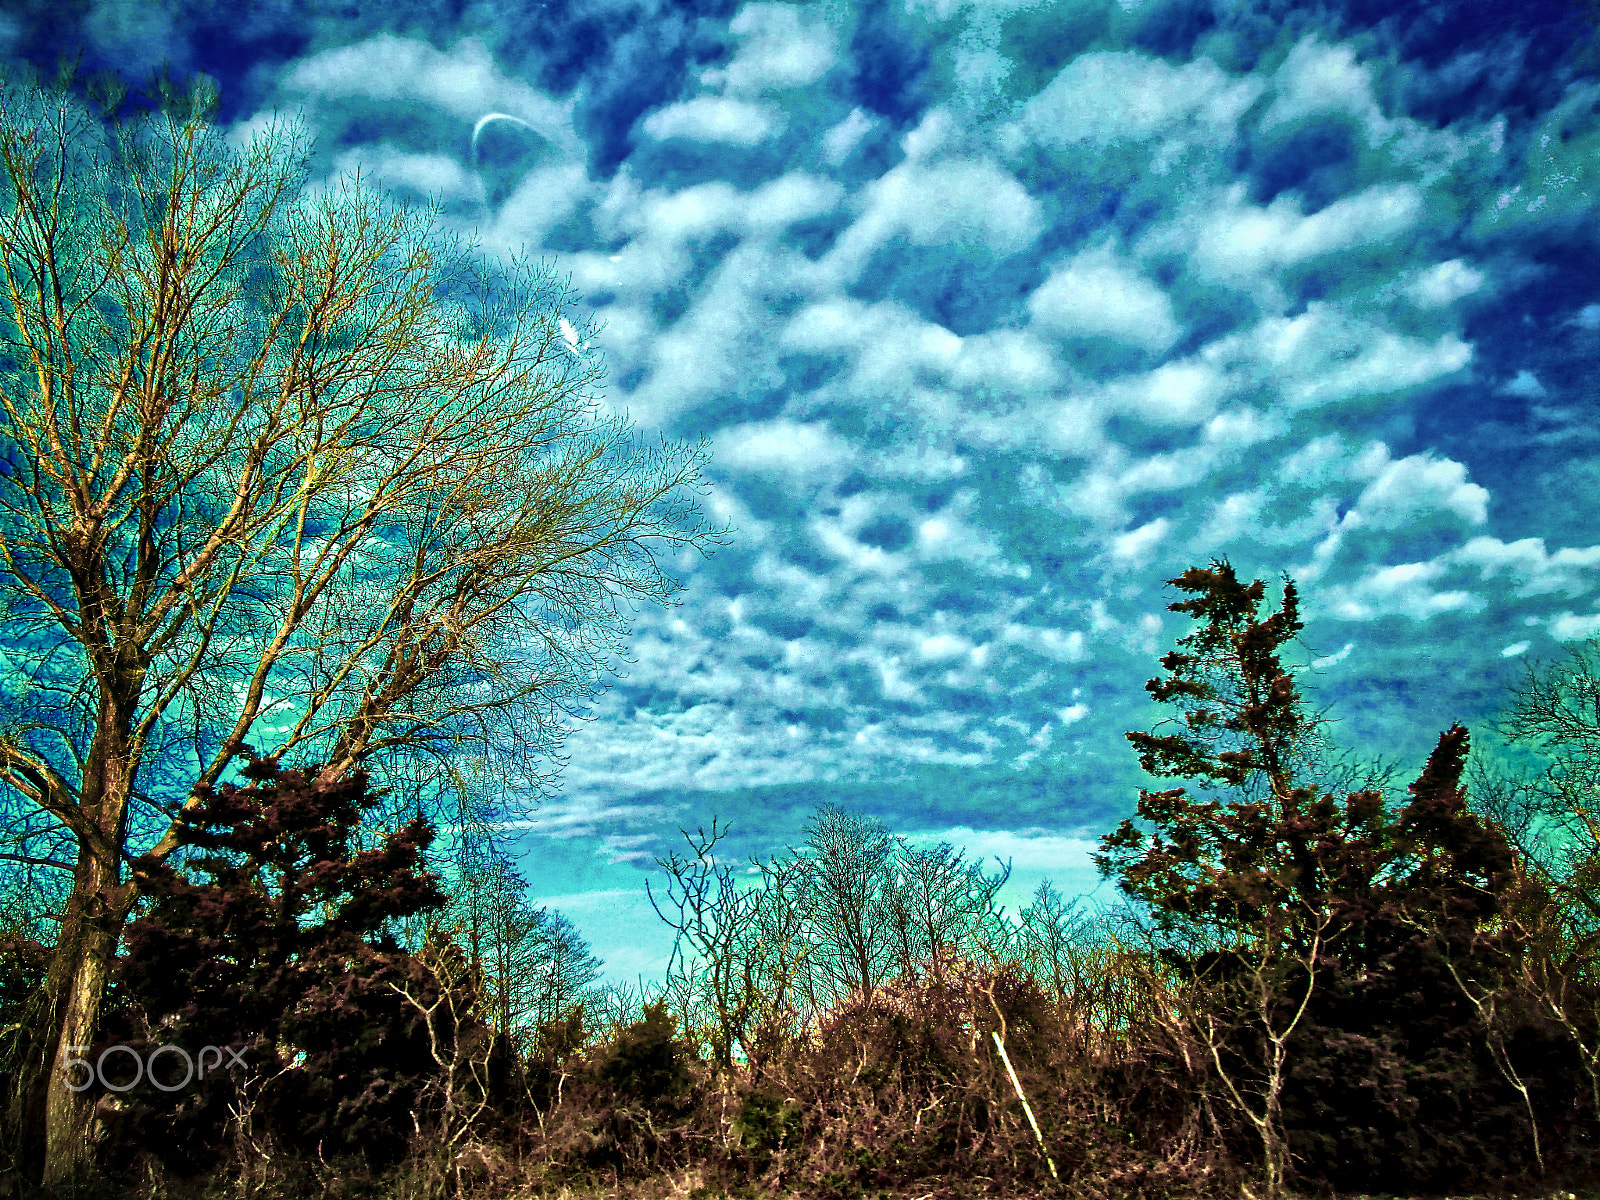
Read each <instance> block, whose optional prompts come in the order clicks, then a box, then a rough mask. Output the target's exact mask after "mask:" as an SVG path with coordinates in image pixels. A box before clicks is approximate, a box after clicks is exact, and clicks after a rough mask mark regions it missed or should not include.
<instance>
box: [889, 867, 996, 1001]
mask: <svg viewBox="0 0 1600 1200" xmlns="http://www.w3.org/2000/svg"><path fill="white" fill-rule="evenodd" d="M891 870H892V871H893V872H894V882H893V885H892V886H891V887H890V889H889V892H888V905H887V910H888V916H889V920H890V923H891V929H892V931H893V938H894V952H895V958H896V965H897V967H898V969H899V970H900V971H901V972H902V973H903V974H905V975H909V976H914V975H917V974H919V973H920V972H922V971H928V972H929V973H930V974H931V975H932V976H933V977H934V978H935V979H936V980H942V979H943V971H944V966H945V964H946V963H948V962H949V961H951V960H952V959H953V958H956V957H958V956H968V955H973V954H978V953H981V949H980V948H981V947H983V946H992V945H994V944H995V937H996V935H997V934H1000V933H1002V932H1003V931H1002V930H1001V929H1000V927H999V926H1000V920H1001V918H1000V915H999V912H998V910H997V908H996V906H995V897H996V896H997V895H998V894H999V892H1000V889H1001V888H1003V887H1004V886H1005V884H1006V880H1008V879H1009V878H1010V877H1011V867H1010V865H1009V864H1007V863H1002V864H1001V866H1000V870H999V872H998V873H996V874H994V875H987V874H985V873H984V870H983V864H982V863H974V862H968V861H967V858H966V853H965V851H963V850H960V849H958V848H957V847H955V846H953V845H951V844H950V843H949V842H940V843H939V844H938V845H935V846H926V847H918V846H911V845H908V844H905V843H901V844H900V845H899V846H898V847H897V849H896V852H895V856H894V859H893V862H892V865H891Z"/></svg>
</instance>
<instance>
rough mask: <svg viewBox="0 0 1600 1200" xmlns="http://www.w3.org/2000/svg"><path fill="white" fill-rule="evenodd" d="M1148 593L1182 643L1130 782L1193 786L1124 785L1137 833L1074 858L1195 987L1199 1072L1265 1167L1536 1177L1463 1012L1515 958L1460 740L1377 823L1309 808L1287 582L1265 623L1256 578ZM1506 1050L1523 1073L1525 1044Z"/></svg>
mask: <svg viewBox="0 0 1600 1200" xmlns="http://www.w3.org/2000/svg"><path fill="white" fill-rule="evenodd" d="M1170 582H1171V584H1172V585H1173V586H1175V587H1177V588H1178V589H1179V590H1181V591H1183V592H1187V593H1189V594H1190V596H1191V597H1192V598H1191V599H1187V600H1183V601H1180V602H1178V603H1174V604H1173V605H1171V606H1170V607H1171V609H1172V611H1174V612H1179V613H1184V614H1186V615H1189V616H1192V617H1194V618H1195V619H1196V620H1197V621H1199V622H1200V627H1199V628H1198V629H1196V630H1195V631H1193V632H1191V633H1190V634H1188V635H1187V636H1185V637H1183V638H1181V639H1180V640H1179V641H1178V644H1177V648H1176V649H1174V650H1173V651H1172V652H1171V653H1169V654H1167V655H1166V656H1165V657H1164V658H1163V659H1162V660H1161V664H1162V667H1163V668H1164V669H1165V671H1166V674H1165V675H1164V676H1163V677H1161V678H1157V679H1152V680H1150V681H1149V683H1147V684H1146V690H1148V691H1149V692H1150V693H1151V695H1153V696H1154V697H1155V698H1156V699H1157V700H1160V701H1163V702H1167V703H1171V704H1173V705H1174V706H1175V707H1177V708H1178V715H1177V716H1176V717H1175V718H1174V719H1173V721H1172V722H1171V725H1172V726H1173V727H1169V728H1168V729H1164V730H1158V731H1154V732H1133V733H1129V734H1128V735H1127V737H1128V740H1129V741H1130V742H1132V743H1133V745H1134V747H1135V749H1136V750H1137V751H1138V752H1139V756H1140V762H1141V764H1142V765H1143V766H1144V768H1145V770H1146V771H1147V772H1149V773H1150V774H1152V775H1156V776H1165V777H1172V778H1179V779H1184V780H1187V781H1189V783H1190V784H1191V785H1192V786H1193V787H1194V788H1195V791H1194V792H1191V791H1190V790H1189V788H1188V787H1179V788H1175V789H1172V790H1169V791H1148V790H1144V791H1141V792H1140V796H1139V804H1138V817H1139V818H1140V820H1141V821H1142V822H1144V824H1145V825H1146V826H1149V827H1153V828H1152V829H1151V830H1150V831H1149V832H1146V831H1145V830H1144V829H1141V828H1140V826H1139V825H1136V824H1135V822H1133V821H1124V822H1122V824H1121V825H1120V826H1119V827H1118V829H1117V830H1116V831H1115V832H1114V833H1112V834H1109V835H1107V836H1106V837H1105V838H1104V839H1103V841H1102V848H1101V853H1100V854H1098V855H1096V862H1097V864H1098V866H1099V868H1100V871H1101V873H1102V874H1103V875H1106V876H1111V875H1117V876H1119V877H1120V886H1121V888H1122V890H1123V891H1124V892H1125V893H1127V894H1128V895H1129V896H1130V897H1132V898H1133V899H1135V900H1137V901H1140V902H1142V904H1143V906H1144V907H1145V908H1146V909H1147V911H1148V912H1149V913H1150V915H1151V917H1152V918H1153V920H1154V923H1155V928H1156V931H1157V940H1158V942H1159V943H1160V946H1161V949H1162V952H1163V954H1164V956H1165V958H1166V959H1167V961H1168V962H1169V963H1170V964H1173V965H1177V966H1179V967H1180V968H1181V973H1182V974H1184V975H1186V976H1187V977H1188V978H1189V979H1190V980H1191V981H1194V983H1195V985H1196V987H1197V988H1198V989H1199V990H1198V991H1197V993H1195V994H1199V995H1202V996H1203V997H1204V999H1203V1000H1202V1001H1200V1002H1198V1008H1197V1010H1196V1019H1197V1021H1198V1022H1199V1023H1200V1025H1202V1026H1203V1027H1204V1028H1206V1029H1210V1030H1219V1029H1220V1030H1225V1031H1226V1032H1225V1033H1223V1034H1219V1035H1217V1037H1216V1038H1215V1039H1214V1044H1213V1045H1212V1046H1211V1049H1212V1052H1213V1055H1214V1065H1215V1067H1216V1069H1217V1073H1218V1075H1219V1077H1221V1078H1222V1082H1223V1084H1225V1085H1226V1086H1227V1088H1229V1089H1231V1088H1235V1087H1238V1088H1239V1089H1240V1090H1239V1091H1237V1092H1231V1091H1230V1092H1228V1094H1229V1095H1232V1096H1233V1097H1234V1098H1235V1100H1236V1107H1237V1109H1238V1111H1239V1112H1240V1113H1241V1114H1243V1115H1245V1116H1247V1117H1248V1121H1247V1122H1246V1124H1247V1125H1253V1126H1254V1127H1255V1129H1254V1132H1255V1133H1256V1134H1258V1135H1259V1136H1260V1139H1261V1143H1262V1146H1263V1148H1264V1151H1265V1153H1266V1155H1267V1158H1268V1159H1269V1160H1270V1159H1272V1157H1273V1155H1274V1153H1278V1154H1279V1155H1280V1157H1281V1163H1280V1164H1279V1166H1280V1168H1282V1169H1283V1170H1288V1169H1290V1167H1291V1164H1294V1163H1297V1164H1298V1169H1299V1171H1300V1172H1301V1174H1303V1175H1307V1176H1311V1177H1317V1176H1321V1177H1323V1178H1324V1179H1326V1180H1327V1181H1328V1182H1329V1183H1333V1184H1336V1185H1338V1186H1341V1187H1358V1186H1368V1185H1375V1184H1377V1183H1379V1182H1381V1183H1383V1184H1385V1185H1386V1186H1389V1187H1391V1188H1392V1187H1396V1186H1400V1185H1401V1184H1402V1182H1404V1183H1407V1184H1409V1185H1410V1186H1413V1187H1426V1188H1441V1189H1442V1188H1445V1187H1449V1186H1452V1185H1454V1184H1458V1183H1460V1182H1462V1181H1463V1180H1464V1179H1465V1178H1468V1177H1473V1176H1476V1177H1478V1178H1483V1177H1486V1176H1488V1175H1490V1174H1504V1173H1506V1172H1514V1171H1517V1170H1520V1169H1523V1168H1529V1167H1532V1166H1534V1165H1536V1162H1537V1155H1536V1154H1534V1153H1532V1152H1531V1151H1532V1137H1531V1134H1532V1128H1530V1121H1532V1122H1533V1127H1537V1124H1538V1121H1539V1120H1541V1119H1543V1120H1545V1121H1548V1120H1549V1119H1550V1117H1549V1114H1535V1113H1534V1112H1533V1111H1532V1109H1531V1108H1530V1106H1529V1104H1528V1099H1527V1095H1526V1094H1525V1093H1521V1092H1519V1091H1518V1089H1517V1088H1516V1087H1515V1086H1513V1085H1512V1082H1511V1075H1515V1074H1517V1072H1516V1071H1515V1069H1513V1070H1512V1071H1511V1075H1508V1073H1507V1070H1506V1068H1507V1066H1512V1064H1510V1062H1509V1060H1508V1059H1506V1058H1505V1057H1504V1051H1505V1042H1504V1038H1503V1036H1502V1035H1500V1034H1496V1033H1493V1032H1492V1031H1491V1030H1489V1029H1488V1028H1487V1027H1486V1026H1485V1023H1484V1020H1483V1010H1482V1007H1481V1004H1480V1001H1481V999H1482V997H1483V996H1484V995H1486V994H1490V993H1492V992H1493V991H1494V989H1495V988H1496V986H1497V981H1501V980H1504V979H1507V978H1509V976H1510V974H1511V972H1512V971H1513V969H1514V968H1515V965H1516V963H1517V961H1518V956H1519V954H1520V952H1521V948H1520V947H1519V946H1518V945H1517V944H1516V942H1515V940H1514V938H1513V937H1512V935H1511V933H1510V931H1509V929H1508V928H1506V927H1505V926H1504V925H1503V923H1498V922H1497V921H1496V917H1497V915H1498V912H1499V906H1500V903H1501V898H1502V896H1503V895H1504V893H1505V890H1506V888H1507V885H1508V883H1509V881H1510V878H1511V870H1512V866H1513V860H1512V854H1511V851H1510V848H1509V847H1508V846H1507V843H1506V840H1505V838H1504V837H1503V836H1502V834H1501V833H1500V831H1499V830H1498V829H1497V828H1495V827H1494V826H1492V825H1490V824H1488V823H1486V822H1484V821H1483V820H1481V819H1480V818H1479V817H1477V816H1476V815H1474V814H1473V813H1472V812H1471V811H1469V809H1468V807H1467V803H1466V792H1465V789H1464V788H1463V787H1462V786H1461V775H1462V770H1463V767H1464V765H1465V760H1466V756H1467V749H1468V736H1467V731H1466V730H1465V729H1464V728H1462V727H1461V726H1459V725H1456V726H1452V727H1451V728H1450V729H1448V730H1447V731H1445V733H1443V734H1442V735H1441V736H1440V738H1439V742H1438V745H1437V747H1436V749H1435V750H1434V752H1433V754H1432V756H1431V757H1430V758H1429V760H1428V764H1427V767H1426V769H1425V770H1424V771H1423V773H1422V774H1421V776H1420V777H1418V779H1417V780H1416V782H1414V783H1413V784H1412V785H1411V786H1410V789H1409V791H1410V800H1409V802H1407V803H1406V804H1405V805H1404V806H1403V807H1401V808H1400V809H1399V810H1398V811H1395V809H1394V807H1393V806H1391V805H1390V804H1389V803H1387V802H1386V799H1385V796H1384V795H1383V794H1382V792H1380V791H1378V790H1371V789H1369V790H1360V791H1353V792H1347V793H1346V794H1344V795H1343V796H1342V797H1335V796H1333V795H1330V794H1325V793H1324V792H1323V791H1322V790H1320V789H1319V787H1318V786H1316V783H1315V780H1316V779H1317V778H1318V774H1319V773H1318V759H1319V752H1320V751H1321V750H1322V743H1321V739H1320V737H1319V735H1318V730H1317V722H1316V721H1315V719H1314V718H1312V717H1311V716H1310V715H1309V714H1308V713H1307V711H1306V708H1305V702H1304V699H1303V698H1302V696H1301V695H1300V693H1299V691H1298V689H1297V688H1296V685H1295V680H1294V676H1293V673H1292V671H1291V670H1290V669H1289V668H1288V667H1286V666H1285V665H1284V661H1283V657H1282V655H1283V650H1284V647H1285V646H1286V645H1287V644H1288V643H1290V642H1292V641H1293V639H1294V638H1295V637H1296V635H1297V634H1298V633H1299V632H1300V629H1301V621H1300V616H1299V597H1298V595H1297V593H1296V591H1295V588H1294V585H1293V583H1292V582H1291V581H1285V584H1284V588H1283V594H1282V599H1281V601H1280V603H1279V605H1278V607H1277V610H1276V611H1271V610H1270V609H1269V610H1266V611H1263V608H1262V606H1263V600H1264V597H1265V585H1264V584H1263V582H1262V581H1260V580H1257V581H1255V582H1253V583H1251V584H1249V585H1245V584H1243V583H1241V582H1240V581H1239V579H1238V578H1237V576H1236V575H1235V574H1234V571H1233V568H1232V567H1231V566H1230V565H1229V564H1228V563H1227V562H1225V561H1213V562H1212V564H1211V565H1210V567H1209V568H1191V569H1190V570H1188V571H1186V572H1185V573H1184V574H1183V575H1182V576H1180V577H1179V578H1177V579H1174V580H1171V581H1170ZM1202 981H1203V983H1202ZM1201 1010H1204V1011H1201ZM1519 1036H1521V1038H1522V1043H1523V1045H1522V1050H1521V1051H1520V1053H1522V1054H1523V1056H1524V1061H1540V1060H1541V1055H1543V1053H1544V1049H1545V1048H1547V1047H1546V1046H1545V1043H1544V1042H1541V1041H1540V1039H1539V1037H1538V1036H1537V1033H1536V1031H1532V1030H1527V1029H1525V1030H1523V1031H1522V1033H1521V1034H1520V1035H1519ZM1496 1038H1499V1041H1498V1042H1497V1041H1496ZM1530 1039H1531V1041H1530ZM1533 1042H1538V1043H1539V1044H1538V1045H1534V1044H1532V1043H1533ZM1496 1045H1499V1047H1500V1049H1499V1050H1498V1051H1497V1050H1496V1048H1495V1047H1496ZM1546 1065H1548V1063H1547V1064H1546ZM1552 1082H1554V1080H1552ZM1274 1139H1277V1140H1276V1143H1274ZM1275 1147H1276V1149H1275ZM1267 1165H1268V1168H1269V1169H1268V1177H1269V1185H1273V1186H1276V1183H1281V1179H1279V1180H1277V1181H1276V1183H1274V1180H1273V1170H1272V1163H1271V1162H1270V1161H1269V1162H1268V1164H1267Z"/></svg>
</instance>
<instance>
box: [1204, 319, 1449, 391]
mask: <svg viewBox="0 0 1600 1200" xmlns="http://www.w3.org/2000/svg"><path fill="white" fill-rule="evenodd" d="M1199 357H1200V358H1201V359H1202V360H1203V361H1205V362H1209V363H1215V364H1216V365H1218V366H1219V367H1222V368H1224V369H1225V370H1227V372H1228V374H1229V379H1230V388H1231V389H1236V390H1245V389H1250V390H1254V389H1262V390H1265V391H1267V392H1268V393H1269V394H1275V395H1277V396H1279V397H1281V399H1282V400H1283V401H1285V402H1287V403H1288V404H1289V405H1290V406H1291V407H1293V408H1311V407H1316V406H1320V405H1328V404H1337V403H1341V402H1344V401H1347V400H1354V399H1358V398H1363V397H1367V396H1381V395H1385V394H1389V393H1392V392H1398V391H1404V390H1406V389H1408V388H1412V387H1417V386H1419V385H1421V384H1424V383H1430V382H1432V381H1433V380H1435V379H1439V378H1441V377H1442V376H1445V375H1449V374H1452V373H1453V372H1455V371H1459V370H1460V369H1461V368H1462V367H1464V366H1466V365H1467V363H1469V362H1470V361H1471V360H1472V347H1471V346H1469V345H1468V344H1467V343H1465V342H1463V341H1462V340H1461V339H1460V338H1458V337H1457V336H1456V335H1455V334H1454V333H1446V334H1442V335H1441V336H1440V337H1438V338H1437V339H1436V340H1434V341H1433V342H1426V341H1423V340H1422V339H1420V338H1413V337H1408V336H1406V335H1404V334H1398V333H1395V332H1393V331H1392V330H1389V329H1387V328H1385V327H1384V326H1383V325H1382V324H1380V323H1379V322H1377V321H1376V320H1373V319H1365V318H1360V317H1356V316H1355V315H1353V314H1351V313H1349V312H1347V311H1345V310H1343V309H1341V308H1339V307H1337V306H1335V305H1332V304H1329V303H1326V302H1324V301H1320V300H1319V301H1313V302H1311V303H1310V304H1308V305H1306V310H1305V312H1303V313H1300V314H1299V315H1298V316H1294V317H1268V318H1266V319H1265V320H1263V321H1261V322H1260V323H1259V324H1257V325H1256V326H1255V327H1254V328H1251V329H1247V330H1245V331H1243V332H1241V333H1236V334H1230V335H1229V336H1228V337H1225V338H1222V339H1219V340H1218V341H1215V342H1212V343H1211V344H1210V345H1208V346H1206V347H1205V349H1204V350H1202V351H1201V353H1200V355H1199Z"/></svg>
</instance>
